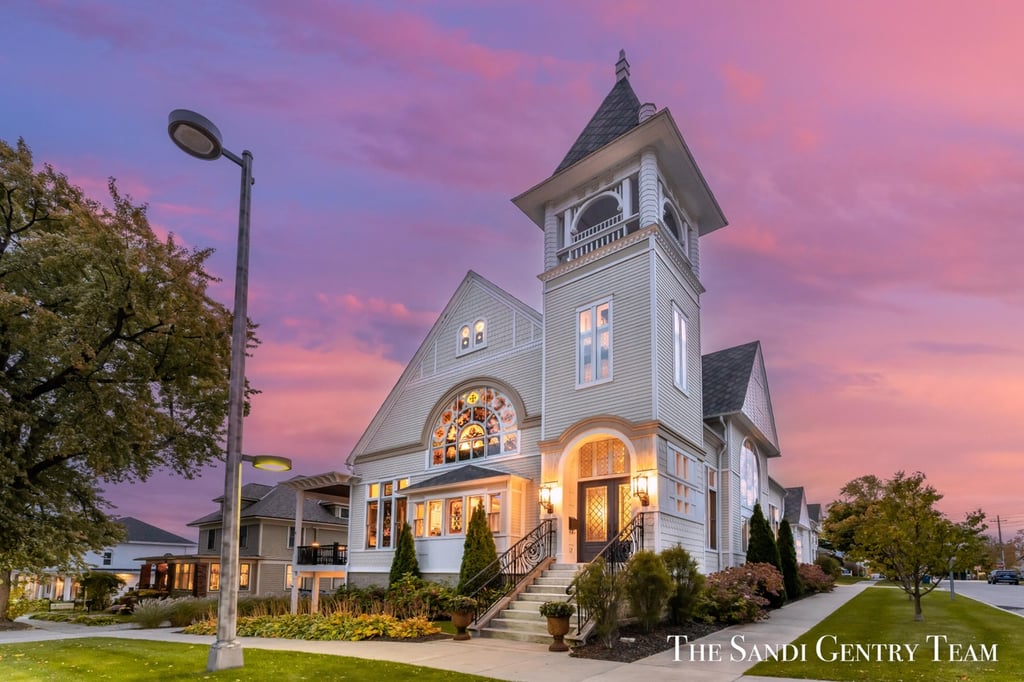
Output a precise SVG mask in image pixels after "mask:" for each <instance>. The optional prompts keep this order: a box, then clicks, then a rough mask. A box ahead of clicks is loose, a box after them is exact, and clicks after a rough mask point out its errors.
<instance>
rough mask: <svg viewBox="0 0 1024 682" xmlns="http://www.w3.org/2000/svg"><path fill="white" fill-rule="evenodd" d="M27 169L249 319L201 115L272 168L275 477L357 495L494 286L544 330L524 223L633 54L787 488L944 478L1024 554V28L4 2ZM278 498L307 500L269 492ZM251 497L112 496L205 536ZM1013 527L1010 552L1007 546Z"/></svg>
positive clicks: (646, 14)
mask: <svg viewBox="0 0 1024 682" xmlns="http://www.w3.org/2000/svg"><path fill="white" fill-rule="evenodd" d="M3 14H4V25H5V30H4V38H3V41H2V43H0V71H2V72H3V73H4V75H5V78H4V95H3V104H2V105H0V138H3V139H4V140H6V141H7V142H9V143H13V142H14V141H16V140H17V138H18V137H24V138H25V140H26V141H27V142H28V144H29V146H30V147H32V149H33V152H34V154H35V157H36V160H37V162H40V163H41V162H49V163H51V164H53V165H54V166H56V167H57V168H58V169H60V170H61V171H63V172H65V173H66V174H67V175H68V176H69V177H70V178H71V179H72V180H73V181H74V182H75V183H76V184H79V185H81V186H83V187H84V188H86V190H87V191H88V192H89V193H90V194H91V195H92V196H94V197H95V198H103V197H104V193H105V184H106V178H107V177H108V176H113V177H115V178H117V181H118V184H119V187H120V188H121V190H122V192H127V193H129V194H131V196H132V197H133V198H134V199H135V200H136V201H140V202H147V203H148V204H149V216H150V219H151V221H152V223H153V224H154V226H155V227H156V229H157V230H158V231H161V232H173V233H174V234H175V235H177V237H178V239H179V240H181V241H183V242H184V243H186V244H188V245H191V246H195V247H213V248H215V249H216V254H215V255H214V257H213V259H212V260H211V261H210V264H209V265H210V269H211V270H212V271H213V272H214V273H216V274H218V275H220V276H221V277H223V278H224V281H223V283H222V284H220V285H218V286H217V287H216V289H215V290H214V291H213V294H214V295H215V296H216V297H218V298H219V299H220V300H222V301H224V302H225V303H226V304H230V301H231V291H232V286H233V284H232V277H233V270H234V257H235V251H234V247H235V239H236V226H237V211H238V207H237V199H238V181H239V173H238V168H237V166H235V165H234V164H232V163H230V162H228V161H226V160H221V161H217V162H214V163H207V162H201V161H198V160H195V159H192V158H190V157H187V156H186V155H185V154H183V153H182V152H180V151H179V150H178V149H177V148H175V146H174V145H173V144H172V143H171V141H170V140H169V138H168V137H167V133H166V124H167V114H168V112H169V111H171V110H172V109H176V108H188V109H193V110H196V111H198V112H200V113H202V114H204V115H205V116H207V117H208V118H210V119H211V120H212V121H214V122H215V123H216V124H217V125H218V126H219V127H220V129H221V132H222V133H223V135H224V143H225V146H226V147H228V148H229V149H231V150H232V151H234V152H236V153H241V151H242V150H243V149H250V150H251V151H252V152H253V154H254V157H255V162H254V170H255V177H256V185H255V187H254V190H253V209H252V210H253V218H252V229H253V236H252V264H251V273H250V299H249V314H250V317H252V318H253V319H254V320H255V321H256V322H258V323H259V325H260V328H259V334H260V337H261V338H262V340H263V344H262V346H260V347H259V349H257V351H256V352H255V354H254V356H253V357H252V358H251V359H250V360H249V361H248V367H247V374H248V376H249V378H250V380H251V381H252V383H253V384H254V386H255V387H256V388H258V389H260V390H262V393H261V394H260V395H258V396H257V397H256V398H255V399H254V401H253V405H252V412H251V415H250V416H249V418H248V419H247V420H246V423H245V432H244V443H245V445H244V449H245V451H246V452H250V453H261V452H270V453H277V454H283V455H287V456H290V457H292V458H293V459H294V461H295V473H302V474H313V473H319V472H322V471H326V470H331V469H339V468H341V467H342V466H343V463H344V460H345V458H346V457H347V455H348V453H349V451H350V449H351V447H352V445H353V444H354V443H355V441H356V439H357V438H358V437H359V435H360V434H361V432H362V430H363V429H364V428H365V426H366V425H367V423H368V422H369V420H370V418H371V417H372V416H373V414H374V412H375V411H376V409H377V407H378V405H379V404H380V403H381V401H382V400H383V399H384V397H385V396H386V394H387V392H388V391H389V390H390V389H391V387H392V386H393V385H394V383H395V381H396V380H397V378H398V376H399V374H400V372H401V371H402V369H403V367H404V365H405V363H406V362H407V361H408V359H409V358H410V357H411V356H412V354H413V352H414V351H415V349H416V348H417V346H418V345H419V343H420V342H421V340H422V339H423V337H424V335H425V334H426V332H427V330H428V329H429V327H430V325H431V324H432V323H433V321H434V320H435V319H436V316H437V315H438V313H439V312H440V311H441V309H442V308H443V307H444V305H445V303H446V302H447V301H448V298H449V296H450V295H451V294H452V292H453V291H454V289H455V287H456V286H457V285H458V283H459V282H460V281H461V279H462V277H463V276H464V275H465V273H466V271H467V270H468V269H471V268H472V269H474V270H476V271H477V272H479V273H480V274H482V275H483V276H485V277H487V278H488V279H490V280H492V281H493V282H495V283H496V284H498V285H499V286H501V287H503V288H505V289H507V290H508V291H510V292H511V293H513V294H514V295H516V296H518V297H519V298H521V299H523V300H524V301H526V302H527V303H529V304H531V305H533V306H534V307H536V308H538V309H539V307H540V291H541V289H540V283H539V281H538V280H537V278H536V275H537V274H539V272H540V270H541V266H542V260H541V233H540V230H538V229H537V228H536V227H535V226H534V225H533V224H532V223H530V221H529V220H528V219H527V218H526V217H525V216H523V215H522V214H520V213H519V211H518V210H517V209H516V208H515V207H514V206H513V205H512V204H511V203H510V202H509V199H510V197H512V196H515V195H516V194H518V193H520V192H521V191H523V190H525V189H527V188H529V187H531V186H532V185H534V184H535V183H536V182H538V181H540V180H543V179H544V178H546V177H547V176H548V175H549V174H550V173H551V172H552V171H553V170H554V168H555V166H557V165H558V163H559V161H560V160H561V159H562V156H563V155H564V154H565V152H566V151H567V150H568V148H569V146H570V145H571V144H572V142H573V140H574V139H575V137H576V135H577V134H578V133H579V132H580V130H581V129H582V128H583V126H584V125H585V124H586V122H587V120H588V119H589V117H590V115H591V114H592V113H593V112H594V110H595V109H596V108H597V106H598V104H599V103H600V102H601V100H602V98H603V97H604V95H605V94H606V93H607V92H608V90H609V89H610V88H611V86H612V85H613V83H614V63H615V61H616V58H617V56H618V51H619V49H620V48H622V49H625V50H626V53H627V57H628V59H629V61H630V64H631V67H632V77H631V81H632V84H633V87H634V89H635V90H636V92H637V94H638V96H639V97H640V100H641V101H653V102H655V103H656V104H657V105H658V107H659V108H661V107H669V108H670V109H671V111H672V114H673V116H674V117H675V119H676V122H677V124H678V125H679V128H680V130H681V131H682V133H683V135H684V136H685V137H686V140H687V142H688V144H689V146H690V148H691V150H692V151H693V153H694V155H695V157H696V159H697V161H698V163H699V164H700V167H701V169H702V170H703V173H704V175H705V177H706V178H707V181H708V183H709V184H710V186H711V188H712V190H713V191H714V193H715V195H716V196H717V198H718V201H719V203H720V204H721V206H722V208H723V210H724V212H725V214H726V216H727V217H728V219H729V221H730V225H729V226H728V227H727V228H725V229H723V230H720V231H718V232H716V233H714V234H712V235H710V236H709V237H707V238H705V239H704V240H703V246H702V260H703V272H702V279H703V281H704V284H705V286H706V287H707V294H706V295H705V296H704V298H703V325H702V327H703V328H702V333H703V348H704V352H710V351H714V350H718V349H720V348H724V347H728V346H732V345H735V344H739V343H744V342H747V341H750V340H753V339H760V340H761V342H762V344H763V348H764V352H765V359H766V361H767V367H768V378H769V382H770V386H771V392H772V400H773V404H774V409H775V418H776V422H777V425H778V429H779V434H780V441H781V446H782V451H783V456H782V458H781V459H779V460H775V461H773V463H772V469H771V471H770V474H771V475H772V476H773V477H774V478H776V479H778V480H779V481H780V482H782V483H783V484H784V485H787V486H795V485H803V486H805V487H806V490H807V495H808V501H810V502H822V503H827V502H829V501H831V500H833V499H835V497H836V496H837V493H838V490H839V488H840V487H841V486H842V485H843V484H844V483H846V482H847V481H848V480H850V479H852V478H855V477H857V476H860V475H863V474H868V473H874V474H878V475H880V476H884V477H888V476H891V475H892V474H893V473H894V472H896V471H897V470H900V469H905V470H908V471H915V470H921V471H924V472H925V473H926V474H927V475H928V478H929V481H930V482H931V483H932V484H933V485H934V486H936V487H937V488H938V490H939V491H940V492H943V493H945V495H946V497H945V499H944V500H943V502H942V507H943V509H944V510H945V511H947V512H948V513H949V514H950V515H952V516H953V517H954V518H960V517H961V515H962V514H963V513H964V512H965V511H967V510H969V509H973V508H977V507H982V508H983V509H985V510H986V511H987V512H988V513H989V515H990V516H991V517H992V520H993V526H994V518H995V516H996V515H997V514H998V515H1000V516H1001V517H1002V518H1004V519H1009V521H1008V523H1009V526H1010V528H1014V529H1015V528H1017V527H1022V526H1024V500H1022V496H1021V486H1022V484H1024V446H1022V445H1021V443H1022V442H1024V440H1022V438H1021V436H1020V434H1018V433H1017V428H1019V425H1020V424H1021V418H1020V413H1021V411H1022V408H1024V340H1022V339H1024V267H1022V266H1021V257H1022V255H1024V229H1022V225H1021V223H1022V217H1024V208H1022V206H1024V91H1022V89H1021V80H1020V79H1021V74H1022V73H1024V50H1022V49H1021V40H1020V37H1021V33H1020V27H1021V26H1022V25H1024V9H1022V7H1021V6H1020V4H1019V3H998V2H989V3H985V4H984V5H983V6H979V8H976V9H973V10H972V9H970V8H969V6H968V5H966V4H964V3H950V2H901V3H895V4H894V3H890V2H862V3H856V4H840V3H819V2H781V3H748V2H718V3H714V4H711V3H684V2H653V1H652V2H644V1H642V0H614V1H605V0H576V1H568V2H559V3H536V4H531V3H529V2H524V1H523V0H516V1H514V2H513V1H500V2H486V3H481V2H477V1H475V0H439V1H437V2H429V1H424V2H416V3H408V2H405V3H402V2H387V1H384V2H365V3H359V2H319V1H315V0H306V1H304V2H301V3H284V2H275V1H273V0H267V1H263V2H241V1H237V2H231V1H224V2H217V3H207V2H196V1H186V2H175V3H156V2H130V1H127V0H126V1H124V2H102V1H93V2H88V3H81V2H71V1H62V0H45V1H42V0H35V1H31V0H14V1H13V2H7V3H5V8H4V13H3ZM245 475H246V480H247V481H260V482H272V481H273V480H275V479H274V478H272V477H269V476H267V475H261V474H259V472H253V471H252V470H248V471H247V472H246V474H245ZM222 482H223V473H222V469H221V468H219V467H214V468H211V469H209V470H208V471H207V472H206V473H205V474H204V475H203V476H202V477H201V478H199V479H197V480H195V481H185V480H181V479H176V478H170V477H160V478H159V479H158V480H156V481H154V482H151V483H149V484H145V485H133V486H120V487H116V488H111V489H109V490H108V496H109V498H110V499H111V500H112V501H113V502H114V503H116V505H117V510H116V511H117V512H119V513H121V514H127V515H132V516H136V517H139V518H141V519H144V520H147V521H149V522H151V523H154V524H156V525H159V526H161V527H164V528H166V529H168V530H171V531H173V532H177V533H179V534H183V535H185V536H186V537H189V538H193V537H195V532H194V530H192V529H189V528H186V526H185V524H186V523H187V522H188V521H191V520H193V519H195V518H197V517H199V516H201V515H203V514H205V513H207V512H209V511H212V510H213V509H214V504H213V503H212V502H211V501H210V500H211V499H212V498H213V497H216V496H217V495H218V494H220V492H221V489H222V485H223V483H222ZM1007 528H1008V526H1007V525H1006V524H1004V526H1003V529H1004V533H1005V532H1006V531H1007Z"/></svg>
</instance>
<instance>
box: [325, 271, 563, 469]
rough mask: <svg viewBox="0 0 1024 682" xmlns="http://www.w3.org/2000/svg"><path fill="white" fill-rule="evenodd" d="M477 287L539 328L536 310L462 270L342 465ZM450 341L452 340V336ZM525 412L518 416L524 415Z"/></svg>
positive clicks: (383, 418)
mask: <svg viewBox="0 0 1024 682" xmlns="http://www.w3.org/2000/svg"><path fill="white" fill-rule="evenodd" d="M475 288H479V289H481V290H483V291H485V292H486V293H487V294H488V295H489V296H491V297H492V298H493V299H494V300H495V301H498V302H499V303H501V304H502V305H504V306H506V307H508V308H509V309H511V310H513V311H514V312H515V313H516V314H518V315H523V317H524V319H525V320H528V321H529V322H530V324H533V325H535V326H536V327H537V329H538V330H539V331H541V333H542V330H543V328H544V319H543V317H542V316H541V314H540V313H539V312H537V311H536V310H534V309H533V308H531V307H530V306H529V305H527V304H526V303H524V302H523V301H521V300H519V299H518V298H516V297H515V296H513V295H512V294H510V293H509V292H507V291H505V290H504V289H502V288H501V287H499V286H498V285H497V284H495V283H494V282H491V281H490V280H488V279H487V278H486V277H483V276H482V275H479V274H477V273H476V272H474V271H473V270H469V271H468V272H466V276H465V277H463V278H462V282H460V283H459V286H458V287H457V288H456V289H455V293H453V294H452V297H451V298H450V299H448V303H447V304H446V305H445V307H444V310H442V311H441V314H440V315H438V316H437V320H436V321H435V322H434V324H433V326H432V327H431V328H430V331H428V332H427V335H426V336H424V337H423V341H421V342H420V347H419V348H418V349H416V352H415V353H414V354H413V356H412V359H411V360H409V364H407V365H406V366H405V369H404V370H402V374H401V376H400V377H399V378H398V381H396V382H395V385H394V386H392V387H391V391H390V392H389V393H388V396H387V397H386V398H385V399H384V401H383V402H382V403H381V405H380V407H379V408H377V413H376V414H375V415H374V416H373V419H371V420H370V423H369V425H367V427H366V429H365V430H364V431H363V434H362V435H361V436H360V437H359V440H358V441H356V444H355V446H354V447H353V448H352V450H351V452H349V455H348V458H347V459H346V460H345V464H346V465H347V466H348V467H349V468H350V469H351V468H352V467H353V466H354V465H355V464H356V463H357V462H358V461H359V458H360V457H362V456H363V455H365V454H366V452H367V450H368V448H370V447H371V445H372V443H373V439H374V437H375V436H376V434H377V432H378V431H379V430H380V429H381V428H383V427H384V426H385V425H386V424H387V422H388V417H389V415H390V413H391V410H392V409H393V407H394V406H395V404H396V403H397V402H398V401H399V400H400V399H401V398H402V394H403V390H404V388H405V386H406V385H407V384H408V383H409V382H410V381H411V380H412V378H413V377H414V376H416V373H417V372H418V371H419V367H420V364H421V363H422V362H423V359H424V358H425V357H430V356H431V355H432V354H433V353H434V347H433V342H434V340H435V339H436V338H438V336H439V335H440V333H441V330H443V329H444V328H445V325H446V324H448V321H449V319H450V318H451V317H452V315H454V313H455V311H456V310H458V308H459V306H460V305H462V303H463V301H464V300H466V299H467V298H468V297H469V296H470V294H471V292H472V291H473V290H474V289H475ZM453 340H454V339H453ZM524 416H526V415H522V416H521V418H522V417H524Z"/></svg>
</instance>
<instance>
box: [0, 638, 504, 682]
mask: <svg viewBox="0 0 1024 682" xmlns="http://www.w3.org/2000/svg"><path fill="white" fill-rule="evenodd" d="M209 651H210V647H209V646H207V645H203V644H174V643H170V642H149V641H142V640H125V639H115V638H104V637H87V638H82V639H65V640H54V641H49V642H30V643H24V644H5V645H0V680H4V682H21V681H24V682H29V681H31V682H39V681H40V680H46V681H48V682H49V681H53V682H63V681H64V680H67V681H68V682H71V681H74V682H78V681H79V680H83V681H87V680H117V681H118V682H121V681H122V680H125V681H131V680H146V681H147V682H148V681H150V680H157V679H158V680H161V681H167V680H171V681H173V680H232V681H234V680H260V681H263V680H274V682H290V681H292V680H320V681H322V680H345V682H379V681H380V680H405V679H415V680H416V681H417V682H434V681H438V680H446V681H452V682H474V681H479V682H488V681H489V680H491V679H492V678H489V677H480V676H479V675H466V674H463V673H456V672H450V671H447V670H436V669H434V668H424V667H421V666H415V665H405V664H404V663H391V662H389V661H371V660H366V659H361V658H352V657H349V656H327V655H323V654H307V653H301V652H297V651H265V650H261V649H250V648H247V649H246V650H245V667H243V668H240V669H234V670H224V671H221V672H218V673H208V672H206V656H207V654H208V653H209Z"/></svg>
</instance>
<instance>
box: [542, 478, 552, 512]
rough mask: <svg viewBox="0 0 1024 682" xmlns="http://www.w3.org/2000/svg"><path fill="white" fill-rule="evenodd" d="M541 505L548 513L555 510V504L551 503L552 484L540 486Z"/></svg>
mask: <svg viewBox="0 0 1024 682" xmlns="http://www.w3.org/2000/svg"><path fill="white" fill-rule="evenodd" d="M540 506H541V507H543V508H544V511H545V512H547V513H548V514H553V513H554V512H555V505H554V504H552V503H551V486H550V485H542V486H541V487H540Z"/></svg>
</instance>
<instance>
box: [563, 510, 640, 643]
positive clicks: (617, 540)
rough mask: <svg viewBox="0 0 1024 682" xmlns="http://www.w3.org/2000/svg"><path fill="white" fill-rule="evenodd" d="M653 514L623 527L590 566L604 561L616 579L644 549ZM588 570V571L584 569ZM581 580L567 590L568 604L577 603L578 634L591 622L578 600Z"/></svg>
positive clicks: (606, 568) (586, 610) (587, 611)
mask: <svg viewBox="0 0 1024 682" xmlns="http://www.w3.org/2000/svg"><path fill="white" fill-rule="evenodd" d="M652 513H653V512H639V513H638V514H637V515H636V516H634V517H633V519H632V520H631V521H630V522H629V523H627V524H626V525H625V527H623V529H622V530H620V531H619V532H618V534H617V535H616V536H615V537H614V538H612V539H611V540H610V541H609V542H608V544H607V545H605V546H604V548H602V549H601V551H600V552H598V553H597V556H596V557H594V558H593V559H592V560H591V561H590V564H594V563H595V562H596V561H597V560H598V559H603V560H604V565H605V569H604V570H606V571H607V572H608V575H610V576H612V577H613V578H614V577H615V574H616V572H618V571H619V570H620V569H622V568H623V567H624V566H625V565H626V562H627V561H629V557H631V556H633V553H634V552H639V551H641V550H643V549H644V527H645V525H646V523H645V521H646V519H647V517H648V516H649V515H651V514H652ZM583 570H586V569H583ZM578 579H579V577H578V575H577V577H576V578H573V581H572V582H571V583H570V584H569V587H567V588H566V589H565V592H566V594H568V595H569V598H568V600H567V601H568V602H569V603H570V604H571V603H576V632H578V633H579V632H583V628H584V627H586V625H587V623H589V622H590V610H589V609H585V608H583V606H582V605H581V604H579V602H578V601H577V600H576V581H577V580H578Z"/></svg>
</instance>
